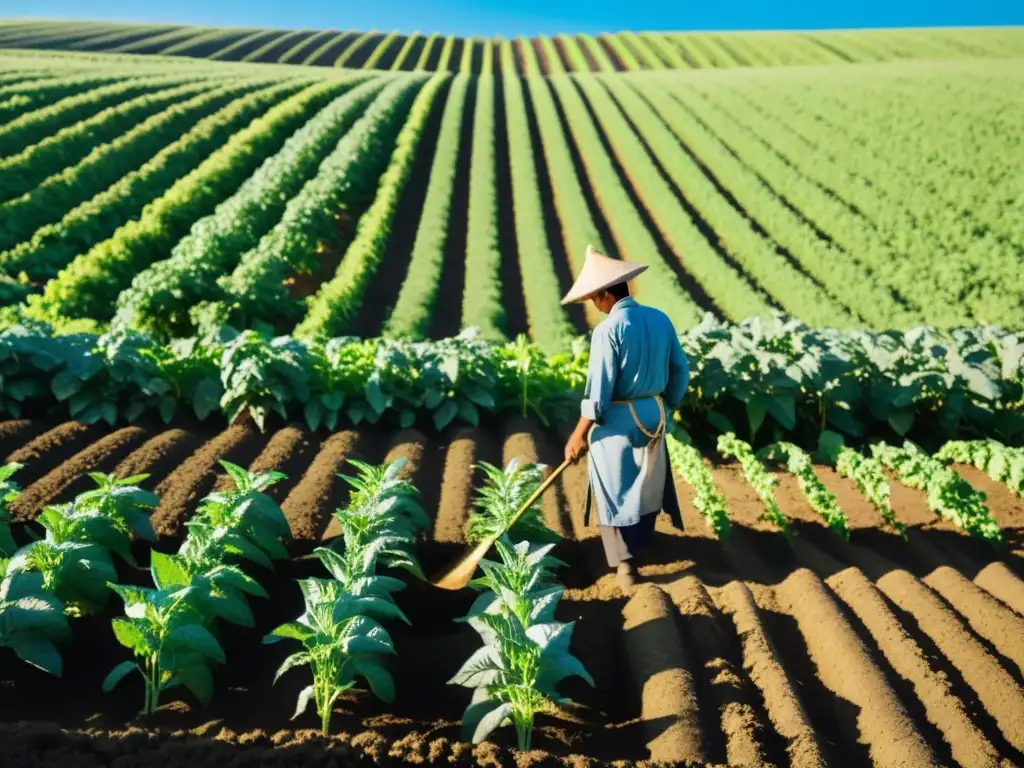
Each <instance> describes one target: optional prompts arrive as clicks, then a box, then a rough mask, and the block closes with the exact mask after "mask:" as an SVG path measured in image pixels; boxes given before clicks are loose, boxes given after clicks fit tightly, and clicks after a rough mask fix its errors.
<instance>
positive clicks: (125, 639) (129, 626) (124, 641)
mask: <svg viewBox="0 0 1024 768" xmlns="http://www.w3.org/2000/svg"><path fill="white" fill-rule="evenodd" d="M110 624H111V626H112V627H113V629H114V637H116V638H117V642H119V643H120V644H121V645H123V646H124V647H125V648H127V649H128V650H130V651H131V652H132V653H134V654H135V655H136V656H146V655H149V654H151V653H153V652H155V651H156V647H155V646H154V645H153V644H152V643H151V638H150V636H149V634H148V633H147V632H145V630H144V629H143V626H144V625H143V624H142V619H113V620H112V621H111V622H110Z"/></svg>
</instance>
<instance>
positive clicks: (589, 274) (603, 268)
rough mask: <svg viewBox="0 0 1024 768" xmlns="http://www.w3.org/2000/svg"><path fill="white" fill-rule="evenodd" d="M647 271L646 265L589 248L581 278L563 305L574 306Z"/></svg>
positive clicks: (578, 278)
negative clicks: (621, 259)
mask: <svg viewBox="0 0 1024 768" xmlns="http://www.w3.org/2000/svg"><path fill="white" fill-rule="evenodd" d="M645 269H647V265H646V264H634V263H632V262H629V261H620V260H619V259H613V258H611V257H609V256H605V255H604V254H603V253H599V252H598V251H596V250H594V247H593V246H591V245H588V246H587V260H586V261H585V262H584V263H583V269H581V270H580V274H579V277H577V278H576V282H575V283H573V286H572V288H570V289H569V292H568V293H567V294H565V298H564V299H562V304H574V303H576V302H577V301H583V300H585V299H587V298H589V297H590V296H593V295H594V294H595V293H597V292H598V291H603V290H605V289H606V288H611V287H612V286H613V285H618V284H619V283H625V282H628V281H629V280H632V279H633V278H634V277H636V276H637V275H639V274H640V273H641V272H643V271H644V270H645Z"/></svg>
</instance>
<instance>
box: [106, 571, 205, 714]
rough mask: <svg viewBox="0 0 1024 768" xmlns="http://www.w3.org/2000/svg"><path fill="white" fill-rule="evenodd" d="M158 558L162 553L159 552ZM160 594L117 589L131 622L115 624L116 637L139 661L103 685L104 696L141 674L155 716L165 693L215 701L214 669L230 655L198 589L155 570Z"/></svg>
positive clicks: (115, 671) (120, 669)
mask: <svg viewBox="0 0 1024 768" xmlns="http://www.w3.org/2000/svg"><path fill="white" fill-rule="evenodd" d="M155 554H158V553H154V555H155ZM150 570H151V572H152V576H153V582H154V583H155V584H156V585H157V586H156V588H155V589H153V588H149V587H131V586H123V585H118V584H111V585H110V588H111V589H113V590H114V591H115V592H116V593H117V594H118V595H119V596H120V597H121V599H122V600H124V611H125V616H126V618H123V619H113V620H112V622H111V624H112V626H113V629H114V636H115V637H116V638H117V641H118V642H119V643H120V644H121V645H123V646H124V647H125V648H127V649H128V650H130V651H131V652H132V654H133V655H134V656H135V660H134V661H123V662H121V663H120V664H118V665H117V666H116V667H114V668H113V669H112V670H111V671H110V674H108V675H107V677H106V679H105V680H104V681H103V690H104V692H107V693H109V692H110V691H112V690H113V689H114V688H115V687H116V686H117V684H118V683H119V682H121V680H123V679H124V678H125V677H126V676H127V675H129V674H131V673H132V672H138V673H139V674H140V675H141V676H142V679H143V681H144V683H145V699H144V701H143V706H142V712H143V714H150V713H152V712H155V711H156V709H157V707H158V706H159V704H160V694H161V693H163V692H164V691H166V690H168V689H170V688H173V687H176V686H178V685H182V686H184V687H185V688H187V689H188V690H189V691H191V692H192V694H193V695H194V696H195V697H196V698H197V699H199V701H200V702H202V703H203V704H208V703H209V702H210V700H211V699H212V698H213V673H212V671H211V670H210V665H211V664H213V663H220V664H223V663H224V660H225V659H224V650H223V649H222V648H221V646H220V643H218V642H217V639H216V638H215V637H214V636H213V635H212V634H211V633H210V630H209V629H207V628H206V627H205V626H204V621H205V617H204V615H203V612H202V610H201V608H200V606H199V604H198V601H197V600H196V590H195V589H194V588H193V587H191V586H188V585H186V584H183V583H180V580H179V579H175V578H173V577H171V576H169V571H167V572H165V573H164V574H161V568H160V567H159V566H156V567H153V568H151V569H150Z"/></svg>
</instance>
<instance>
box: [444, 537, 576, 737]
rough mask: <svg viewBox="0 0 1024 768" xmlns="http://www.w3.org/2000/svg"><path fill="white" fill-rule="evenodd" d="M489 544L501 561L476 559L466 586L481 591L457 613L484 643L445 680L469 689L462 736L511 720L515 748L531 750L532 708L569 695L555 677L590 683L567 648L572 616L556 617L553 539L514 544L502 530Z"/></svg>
mask: <svg viewBox="0 0 1024 768" xmlns="http://www.w3.org/2000/svg"><path fill="white" fill-rule="evenodd" d="M495 546H496V548H497V550H498V553H499V556H500V557H501V561H500V562H494V561H487V560H485V561H484V562H483V563H481V568H482V569H483V571H484V576H483V577H481V578H479V579H476V580H474V581H473V582H472V586H473V587H474V588H475V589H479V590H487V591H485V592H484V594H482V595H481V596H480V597H478V598H477V600H476V601H475V602H474V604H473V606H472V607H471V608H470V611H469V613H468V614H467V615H466V616H465V617H463V618H462V619H461V621H466V622H468V623H469V624H470V626H472V627H473V628H474V629H475V630H476V631H477V632H478V633H479V634H480V636H481V637H482V638H483V641H484V646H483V647H482V648H480V649H479V650H477V651H476V652H475V653H474V654H473V655H472V656H470V657H469V659H467V660H466V662H465V664H463V665H462V667H461V668H460V669H459V671H458V672H456V673H455V675H454V676H453V677H452V679H451V680H450V681H449V682H450V683H452V684H455V685H462V686H465V687H467V688H472V689H473V697H472V699H471V701H470V704H469V706H468V707H467V708H466V711H465V712H464V714H463V717H462V723H463V736H464V738H467V739H469V740H471V741H472V742H473V743H475V744H476V743H479V742H481V741H484V740H485V739H486V738H487V737H488V736H489V735H490V734H491V733H492V732H493V731H494V730H496V729H497V728H499V727H501V726H502V725H504V724H505V723H507V722H510V723H511V724H512V725H513V726H514V727H515V729H516V739H517V744H518V746H519V749H521V750H529V749H530V748H531V743H532V738H533V721H534V718H535V716H536V715H537V713H538V712H542V711H547V710H551V709H554V708H557V707H558V706H564V705H566V704H571V703H572V702H571V701H570V700H568V699H566V698H564V697H562V696H561V695H560V694H558V692H557V690H556V688H557V685H558V684H559V683H560V682H561V681H563V680H565V679H566V678H569V677H573V676H575V677H580V678H582V679H583V680H585V681H586V682H587V683H588V684H590V685H591V686H593V685H594V680H593V678H592V677H591V676H590V673H588V672H587V670H586V669H585V668H584V666H583V664H582V663H581V662H580V661H579V659H577V658H576V657H575V656H573V655H572V654H571V653H569V643H570V640H571V637H572V629H573V626H574V623H573V622H570V623H560V622H556V621H555V620H554V617H555V610H556V608H557V606H558V601H559V599H560V598H561V596H562V592H563V588H562V587H560V586H558V585H555V584H554V583H553V582H552V575H551V572H550V569H551V568H553V567H555V566H557V565H560V563H559V562H558V561H557V560H554V559H553V558H551V557H550V556H549V552H550V551H551V549H552V547H553V546H554V545H553V544H546V545H535V544H531V543H530V542H528V541H522V542H519V543H518V544H513V543H512V541H511V540H510V539H508V538H507V537H503V538H502V539H501V540H499V541H498V542H497V543H496V545H495Z"/></svg>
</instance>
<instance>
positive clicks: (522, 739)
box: [512, 715, 533, 752]
mask: <svg viewBox="0 0 1024 768" xmlns="http://www.w3.org/2000/svg"><path fill="white" fill-rule="evenodd" d="M512 719H513V720H514V721H515V724H516V741H517V742H518V744H519V751H520V752H529V751H530V743H531V741H532V736H533V722H532V721H529V720H525V719H523V718H522V717H521V716H519V715H513V716H512Z"/></svg>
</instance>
